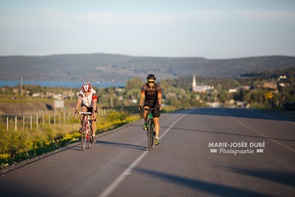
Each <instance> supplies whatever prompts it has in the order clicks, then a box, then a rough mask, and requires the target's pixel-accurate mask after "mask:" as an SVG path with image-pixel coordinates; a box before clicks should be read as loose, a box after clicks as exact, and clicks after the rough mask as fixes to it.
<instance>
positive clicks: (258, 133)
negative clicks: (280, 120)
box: [232, 118, 295, 152]
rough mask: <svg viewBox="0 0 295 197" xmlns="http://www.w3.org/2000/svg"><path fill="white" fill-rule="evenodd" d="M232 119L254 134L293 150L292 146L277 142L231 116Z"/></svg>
mask: <svg viewBox="0 0 295 197" xmlns="http://www.w3.org/2000/svg"><path fill="white" fill-rule="evenodd" d="M232 119H233V120H234V121H236V122H237V123H239V124H240V125H242V126H244V127H245V128H247V129H249V130H251V131H253V132H254V133H256V134H258V135H260V136H262V137H265V138H266V139H269V140H271V141H273V142H274V143H276V144H278V145H280V146H282V147H284V148H286V149H288V150H290V151H292V152H295V150H294V149H292V148H290V147H288V146H286V145H284V144H282V143H280V142H278V141H276V140H274V139H271V138H270V137H267V136H266V135H263V134H262V133H260V132H258V131H256V130H254V129H252V128H251V127H249V126H247V125H245V124H244V123H242V122H240V121H238V120H236V119H235V118H232Z"/></svg>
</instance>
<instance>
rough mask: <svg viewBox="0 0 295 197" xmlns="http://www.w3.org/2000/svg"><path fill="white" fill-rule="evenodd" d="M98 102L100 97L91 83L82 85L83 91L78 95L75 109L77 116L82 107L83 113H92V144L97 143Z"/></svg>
mask: <svg viewBox="0 0 295 197" xmlns="http://www.w3.org/2000/svg"><path fill="white" fill-rule="evenodd" d="M97 102H98V96H97V93H96V91H95V90H94V89H93V88H92V87H91V84H90V83H89V82H85V83H84V84H83V85H82V90H81V91H80V92H79V94H78V102H77V105H76V109H75V114H76V113H77V112H78V110H79V108H80V107H81V111H82V112H91V113H92V114H91V116H92V124H91V125H92V131H93V133H92V136H93V140H92V143H95V141H96V137H95V132H96V117H97Z"/></svg>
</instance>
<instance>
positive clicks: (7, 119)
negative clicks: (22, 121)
mask: <svg viewBox="0 0 295 197" xmlns="http://www.w3.org/2000/svg"><path fill="white" fill-rule="evenodd" d="M8 123H9V118H8V116H7V117H6V130H7V131H8Z"/></svg>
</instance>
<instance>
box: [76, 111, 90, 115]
mask: <svg viewBox="0 0 295 197" xmlns="http://www.w3.org/2000/svg"><path fill="white" fill-rule="evenodd" d="M79 114H85V115H91V114H92V113H91V112H84V111H80V112H79Z"/></svg>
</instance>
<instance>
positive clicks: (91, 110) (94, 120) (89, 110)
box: [88, 107, 97, 136]
mask: <svg viewBox="0 0 295 197" xmlns="http://www.w3.org/2000/svg"><path fill="white" fill-rule="evenodd" d="M96 111H97V109H96ZM88 112H93V107H89V108H88ZM95 115H96V116H95V117H97V113H95ZM91 121H92V124H91V129H92V136H95V132H96V119H92V120H91Z"/></svg>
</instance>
